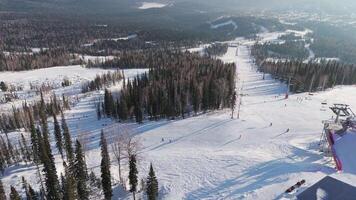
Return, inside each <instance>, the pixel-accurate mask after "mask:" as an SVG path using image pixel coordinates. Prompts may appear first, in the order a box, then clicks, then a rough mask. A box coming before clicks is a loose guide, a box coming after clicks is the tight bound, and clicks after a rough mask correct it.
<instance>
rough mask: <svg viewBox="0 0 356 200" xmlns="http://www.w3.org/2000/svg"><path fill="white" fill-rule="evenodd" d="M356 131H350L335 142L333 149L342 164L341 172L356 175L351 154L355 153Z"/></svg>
mask: <svg viewBox="0 0 356 200" xmlns="http://www.w3.org/2000/svg"><path fill="white" fill-rule="evenodd" d="M355 144H356V130H350V131H348V132H346V134H345V135H343V136H342V137H339V138H338V139H336V140H335V145H334V148H335V150H336V154H337V155H338V157H339V159H340V161H341V163H342V171H343V172H346V173H352V174H356V159H355V155H354V154H353V153H351V152H356V145H355Z"/></svg>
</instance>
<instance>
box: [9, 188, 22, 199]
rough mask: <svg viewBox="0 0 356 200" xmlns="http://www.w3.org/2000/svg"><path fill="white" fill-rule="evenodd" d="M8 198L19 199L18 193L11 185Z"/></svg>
mask: <svg viewBox="0 0 356 200" xmlns="http://www.w3.org/2000/svg"><path fill="white" fill-rule="evenodd" d="M10 200H21V197H20V195H19V193H18V192H17V190H16V189H15V188H14V187H13V186H12V185H11V186H10Z"/></svg>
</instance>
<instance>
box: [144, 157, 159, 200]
mask: <svg viewBox="0 0 356 200" xmlns="http://www.w3.org/2000/svg"><path fill="white" fill-rule="evenodd" d="M146 186H147V188H146V194H147V197H148V200H155V199H157V196H158V181H157V178H156V175H155V172H154V171H153V167H152V163H151V165H150V172H149V173H148V177H147V183H146Z"/></svg>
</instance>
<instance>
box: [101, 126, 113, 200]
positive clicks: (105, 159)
mask: <svg viewBox="0 0 356 200" xmlns="http://www.w3.org/2000/svg"><path fill="white" fill-rule="evenodd" d="M100 145H101V164H100V166H101V184H102V186H103V191H104V196H105V199H106V200H110V199H111V197H112V188H111V173H110V157H109V153H108V145H107V142H106V139H105V136H104V131H103V130H102V131H101V138H100Z"/></svg>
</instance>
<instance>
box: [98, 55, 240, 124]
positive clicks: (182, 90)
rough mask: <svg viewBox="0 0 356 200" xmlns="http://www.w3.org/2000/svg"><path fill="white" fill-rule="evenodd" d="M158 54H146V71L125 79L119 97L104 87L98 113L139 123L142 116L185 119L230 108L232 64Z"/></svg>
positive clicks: (208, 59)
mask: <svg viewBox="0 0 356 200" xmlns="http://www.w3.org/2000/svg"><path fill="white" fill-rule="evenodd" d="M161 53H162V54H161V56H159V57H156V56H154V57H150V58H148V57H147V58H148V59H147V60H149V61H150V62H148V65H149V66H150V67H151V69H150V70H149V73H148V74H147V73H145V74H143V75H142V76H137V77H135V78H134V79H132V80H127V81H126V82H125V83H124V86H123V88H122V90H121V92H120V94H119V97H118V98H114V97H113V95H112V94H111V92H110V91H109V90H106V91H105V98H104V104H103V105H102V106H100V105H98V116H100V117H101V116H102V114H105V115H106V116H109V117H114V118H119V119H121V120H126V119H129V118H135V119H136V121H137V122H142V120H143V118H144V117H145V116H148V117H149V118H150V119H159V118H174V117H178V116H182V117H183V118H184V117H185V116H186V115H187V114H190V113H192V112H194V113H198V112H201V111H207V110H216V109H221V108H227V107H232V105H233V102H232V100H233V96H234V90H235V70H236V69H235V64H224V63H223V62H222V61H220V60H215V59H211V58H208V57H200V56H199V55H196V54H191V53H189V52H181V51H162V52H161ZM143 64H144V62H142V66H144V65H143ZM127 67H130V65H127Z"/></svg>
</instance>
